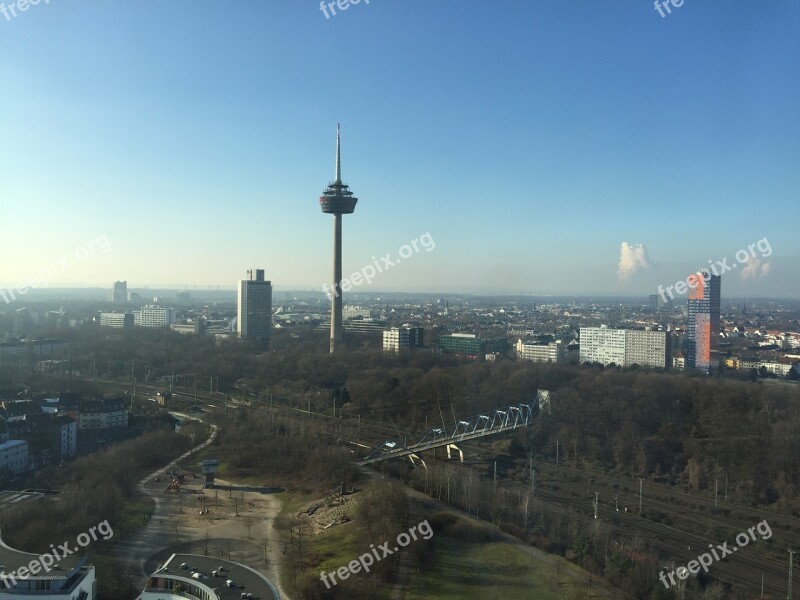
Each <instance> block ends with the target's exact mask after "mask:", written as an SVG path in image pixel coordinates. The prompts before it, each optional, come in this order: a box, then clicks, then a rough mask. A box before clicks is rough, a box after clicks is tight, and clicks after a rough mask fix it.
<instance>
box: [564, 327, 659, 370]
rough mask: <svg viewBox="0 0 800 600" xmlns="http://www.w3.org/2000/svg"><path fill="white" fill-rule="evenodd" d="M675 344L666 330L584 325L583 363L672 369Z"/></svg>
mask: <svg viewBox="0 0 800 600" xmlns="http://www.w3.org/2000/svg"><path fill="white" fill-rule="evenodd" d="M671 356H672V344H671V337H670V334H669V333H668V332H666V331H643V330H638V329H612V328H610V327H608V326H606V325H601V326H600V327H581V330H580V362H582V363H587V362H588V363H600V364H602V365H610V364H614V365H617V366H620V367H630V366H632V365H639V366H640V367H653V368H659V369H666V368H668V367H669V366H670V365H671V364H672V363H671V360H672V358H671Z"/></svg>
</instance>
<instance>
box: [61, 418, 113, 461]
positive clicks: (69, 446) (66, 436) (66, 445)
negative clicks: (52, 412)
mask: <svg viewBox="0 0 800 600" xmlns="http://www.w3.org/2000/svg"><path fill="white" fill-rule="evenodd" d="M56 424H57V425H58V426H59V428H60V431H61V460H62V461H63V460H69V459H70V458H74V457H75V455H76V454H78V422H77V421H76V420H75V419H73V418H72V417H70V416H67V415H61V416H58V417H56ZM126 424H127V421H126Z"/></svg>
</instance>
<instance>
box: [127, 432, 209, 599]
mask: <svg viewBox="0 0 800 600" xmlns="http://www.w3.org/2000/svg"><path fill="white" fill-rule="evenodd" d="M216 437H217V426H216V425H211V435H210V436H209V438H208V439H207V440H206V441H205V442H203V443H202V444H200V445H199V446H195V447H194V448H192V449H191V450H189V451H188V452H185V453H184V454H182V455H181V456H179V457H178V458H176V459H175V460H173V461H172V462H170V463H169V464H168V465H165V466H163V467H161V468H159V469H156V470H155V471H153V472H152V473H150V474H149V475H147V476H146V477H144V478H143V479H142V480H141V481H140V482H139V485H138V486H137V489H138V490H139V493H140V494H144V495H147V496H150V497H151V498H152V499H153V501H154V502H155V510H153V514H152V517H151V519H150V520H149V521H148V522H147V524H146V525H145V526H144V527H142V528H141V529H140V530H139V531H137V532H136V533H135V534H133V535H131V536H130V537H128V538H126V539H124V540H122V541H121V542H119V543H118V544H115V545H114V547H113V548H112V551H111V552H112V555H113V556H114V558H116V559H117V560H118V561H119V562H120V564H122V565H124V567H125V570H126V571H129V572H130V574H131V575H132V576H133V578H134V580H133V584H134V586H135V588H136V589H139V590H140V589H142V588H143V587H144V584H145V582H146V579H147V577H148V576H149V575H150V573H147V572H145V561H146V560H147V559H148V558H150V557H151V556H152V555H153V553H154V551H155V550H156V549H158V548H166V547H169V546H171V545H173V544H174V543H175V529H174V527H173V526H172V524H171V522H170V521H169V520H168V521H167V522H166V523H165V522H164V517H169V516H171V515H172V514H173V511H172V510H171V509H169V510H165V507H164V506H163V504H162V500H163V499H162V498H159V495H158V494H157V493H156V492H160V491H163V489H164V485H165V484H164V483H160V482H159V483H158V484H157V485H153V483H155V482H154V481H153V479H154V478H155V477H157V476H158V475H160V474H161V473H163V472H164V471H166V470H169V469H172V468H173V467H174V466H175V465H176V464H177V463H178V462H179V461H181V460H183V459H185V458H187V457H189V456H191V455H192V454H193V453H195V452H197V451H198V450H202V449H203V448H205V447H206V446H208V445H209V444H211V443H212V442H213V441H214V440H215V439H216ZM166 501H167V502H169V503H170V504H177V501H176V498H175V497H171V498H169V499H168V500H166Z"/></svg>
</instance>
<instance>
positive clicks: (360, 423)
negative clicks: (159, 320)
mask: <svg viewBox="0 0 800 600" xmlns="http://www.w3.org/2000/svg"><path fill="white" fill-rule="evenodd" d="M103 384H104V385H106V386H107V387H110V388H112V389H119V390H124V391H128V390H129V389H130V384H120V383H116V384H114V383H105V382H104V383H103ZM137 389H139V390H142V391H143V392H148V393H152V394H154V393H155V392H156V391H157V390H159V389H161V388H160V387H159V386H145V385H141V386H140V385H137ZM177 394H178V395H179V397H182V398H184V399H187V400H192V399H193V398H194V391H193V390H177ZM197 399H198V403H200V402H202V403H203V405H204V410H211V411H214V412H221V411H222V410H223V409H222V407H220V406H219V404H214V403H218V402H219V395H215V396H214V397H211V396H210V395H209V393H208V391H203V392H201V391H200V390H198V391H197ZM247 404H249V403H248V402H244V403H243V402H240V401H238V400H233V401H231V402H229V406H231V407H233V408H237V407H240V406H242V405H247ZM205 407H208V408H207V409H206V408H205ZM271 408H272V409H273V410H275V411H276V412H278V413H279V414H285V415H288V416H294V417H297V418H305V419H314V420H318V421H322V422H325V423H327V424H328V425H329V426H331V425H336V427H335V428H331V430H329V432H328V433H329V435H332V436H334V437H335V438H337V439H338V440H339V441H341V442H342V443H348V444H349V445H352V446H354V447H357V448H360V449H361V450H362V451H363V450H364V449H367V448H373V447H375V446H377V445H378V444H380V443H382V442H383V441H385V440H386V439H391V438H397V437H402V436H404V435H408V436H409V437H413V436H414V435H415V434H416V435H418V432H414V431H410V430H403V429H399V428H397V427H394V426H388V425H386V424H385V423H381V422H373V421H370V420H368V419H365V418H358V419H356V418H354V417H344V416H342V415H339V416H336V417H334V416H333V415H327V414H323V413H318V412H314V411H309V410H304V409H300V408H295V407H290V406H286V405H283V404H281V403H277V404H273V405H272V406H271ZM458 445H459V447H460V448H461V449H462V450H464V451H465V454H466V455H467V457H468V458H466V459H465V464H466V465H467V466H471V467H473V468H478V467H482V468H484V469H485V467H486V466H487V465H488V464H489V463H491V462H493V461H494V460H497V459H498V454H499V453H498V452H497V449H496V448H492V447H486V446H484V445H478V444H477V443H475V442H467V443H459V444H458ZM535 460H536V469H537V475H539V476H541V479H538V480H537V485H536V503H537V505H538V506H540V507H541V508H543V509H544V510H547V511H548V512H551V513H553V514H560V515H563V516H565V517H569V518H570V519H573V520H577V521H578V522H580V523H581V524H583V525H585V526H587V527H592V526H593V525H594V524H595V523H596V522H597V521H596V520H595V519H594V515H593V512H594V509H593V506H592V499H593V497H594V493H595V492H600V493H601V494H602V496H603V498H604V500H605V502H603V503H601V504H600V505H599V509H598V521H600V522H602V523H603V524H604V525H605V526H606V527H608V529H609V530H610V532H611V533H612V534H613V535H615V536H618V537H621V538H623V539H633V538H635V537H636V536H639V537H641V538H643V539H645V540H646V545H647V547H648V548H649V549H651V550H653V551H654V552H655V553H657V554H658V555H661V556H664V557H668V558H666V559H664V562H663V567H664V568H665V569H667V568H668V566H669V565H672V566H669V570H671V569H673V568H675V567H677V566H681V565H686V564H687V563H688V562H689V561H690V560H695V559H696V558H697V556H698V555H700V554H702V553H704V552H706V551H709V544H711V545H714V546H716V545H717V544H720V545H721V544H722V543H723V542H728V547H729V548H732V547H733V546H735V544H736V542H735V535H736V534H737V533H740V532H746V531H747V529H749V528H750V527H754V526H756V524H757V523H758V522H760V521H762V520H767V522H768V523H769V525H770V528H771V530H772V532H773V536H772V539H771V540H762V539H761V538H760V537H759V538H758V539H757V541H752V539H751V541H750V543H749V544H748V545H747V547H746V548H742V549H741V551H740V550H737V551H736V553H735V554H733V555H731V556H728V557H726V558H722V560H720V561H715V562H714V563H713V564H712V565H711V566H710V572H709V575H710V576H712V577H713V578H714V579H716V580H718V581H721V582H723V583H727V584H729V585H736V586H739V587H745V588H747V589H748V590H749V591H750V592H752V593H753V594H754V597H755V594H757V593H759V592H760V589H761V578H762V576H763V577H764V589H765V592H766V593H767V594H769V596H767V597H773V598H783V597H784V596H785V594H786V581H787V576H788V574H787V569H786V567H787V566H788V561H786V557H785V555H784V553H785V550H786V549H787V548H788V546H789V544H790V543H792V542H800V533H798V532H800V519H797V518H796V517H793V516H791V515H785V514H781V513H778V512H774V511H769V510H765V509H761V508H754V507H749V506H742V505H734V504H730V503H727V504H723V505H721V506H719V507H715V506H714V500H713V499H708V498H705V497H703V496H699V495H693V494H690V493H688V492H685V491H681V490H676V489H673V488H672V486H669V485H667V484H660V483H654V482H647V486H646V490H647V493H646V495H645V499H646V502H645V506H646V510H645V516H647V515H648V514H653V513H654V512H657V513H663V514H664V515H667V516H669V517H670V518H671V519H672V523H673V524H668V523H659V522H655V521H652V520H650V519H647V518H641V517H639V515H638V496H639V492H638V481H637V480H632V479H631V478H625V477H614V476H611V475H607V474H605V473H602V472H600V471H591V470H584V469H579V468H576V467H574V466H569V465H568V464H563V463H562V464H560V465H558V466H556V465H554V464H553V463H551V462H548V461H547V460H546V459H544V458H543V457H541V456H540V457H535ZM524 463H525V464H523V461H519V460H518V461H514V460H513V459H512V460H511V461H509V462H508V463H507V464H508V469H507V471H508V473H509V480H507V481H504V482H503V483H502V484H501V487H502V488H503V489H505V491H506V493H507V494H508V495H509V496H511V497H513V496H517V495H519V494H522V493H524V492H525V491H526V490H527V487H528V484H527V482H526V481H524V476H522V475H521V474H525V476H526V475H527V468H528V465H527V461H524ZM615 495H616V496H618V497H620V498H623V501H622V502H621V503H620V505H621V506H623V507H624V506H625V505H626V503H627V505H628V507H629V512H624V510H620V511H617V510H616V507H615V506H614V505H611V504H610V503H609V502H608V501H609V500H611V499H613V496H615ZM631 507H634V510H630V509H631ZM720 509H721V510H722V511H726V510H727V511H728V514H727V515H726V514H724V512H723V513H722V514H720ZM698 513H700V514H698ZM676 522H680V523H685V525H684V526H676V525H674V523H676ZM720 533H722V534H723V535H722V536H721V537H720V535H719V534H720ZM756 535H758V534H756ZM784 563H786V564H784ZM667 572H668V571H667Z"/></svg>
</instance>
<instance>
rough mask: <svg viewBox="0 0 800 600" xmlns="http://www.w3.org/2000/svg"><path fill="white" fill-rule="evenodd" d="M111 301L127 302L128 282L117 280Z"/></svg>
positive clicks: (115, 302)
mask: <svg viewBox="0 0 800 600" xmlns="http://www.w3.org/2000/svg"><path fill="white" fill-rule="evenodd" d="M111 301H112V302H113V303H114V304H125V303H126V302H127V301H128V282H127V281H115V282H114V289H113V290H112V292H111Z"/></svg>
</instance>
